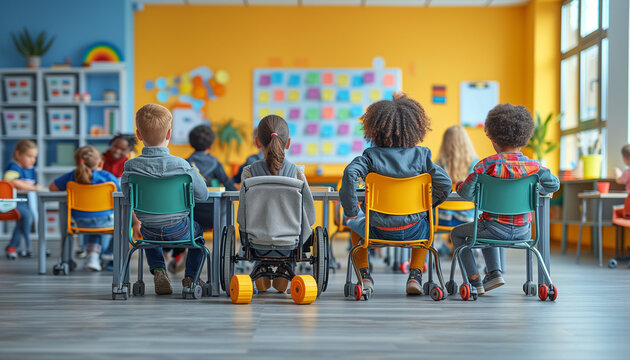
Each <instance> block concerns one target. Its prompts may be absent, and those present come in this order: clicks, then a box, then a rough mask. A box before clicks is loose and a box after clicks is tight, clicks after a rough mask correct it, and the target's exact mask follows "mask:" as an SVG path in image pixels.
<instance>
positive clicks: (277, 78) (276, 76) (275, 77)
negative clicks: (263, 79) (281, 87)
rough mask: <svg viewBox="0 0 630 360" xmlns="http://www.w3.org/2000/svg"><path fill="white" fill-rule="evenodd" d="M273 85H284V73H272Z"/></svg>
mask: <svg viewBox="0 0 630 360" xmlns="http://www.w3.org/2000/svg"><path fill="white" fill-rule="evenodd" d="M271 83H272V84H274V85H278V84H282V73H281V72H273V73H271Z"/></svg>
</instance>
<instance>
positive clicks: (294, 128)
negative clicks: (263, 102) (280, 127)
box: [287, 123, 297, 136]
mask: <svg viewBox="0 0 630 360" xmlns="http://www.w3.org/2000/svg"><path fill="white" fill-rule="evenodd" d="M287 125H289V136H295V135H297V125H295V124H294V123H288V124H287Z"/></svg>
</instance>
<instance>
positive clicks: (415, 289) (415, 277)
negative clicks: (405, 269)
mask: <svg viewBox="0 0 630 360" xmlns="http://www.w3.org/2000/svg"><path fill="white" fill-rule="evenodd" d="M423 294H424V290H423V289H422V271H421V270H420V269H410V270H409V278H408V279H407V295H423Z"/></svg>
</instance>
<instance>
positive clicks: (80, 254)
mask: <svg viewBox="0 0 630 360" xmlns="http://www.w3.org/2000/svg"><path fill="white" fill-rule="evenodd" d="M74 255H75V257H76V258H78V259H85V258H86V257H87V255H88V252H87V251H85V250H77V252H75V253H74Z"/></svg>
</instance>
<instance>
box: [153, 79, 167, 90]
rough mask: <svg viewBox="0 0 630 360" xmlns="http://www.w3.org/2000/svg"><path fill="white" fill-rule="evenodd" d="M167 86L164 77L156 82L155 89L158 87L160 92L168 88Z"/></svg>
mask: <svg viewBox="0 0 630 360" xmlns="http://www.w3.org/2000/svg"><path fill="white" fill-rule="evenodd" d="M166 86H167V82H166V79H165V78H163V77H161V78H158V79H157V80H156V81H155V87H157V88H158V89H160V90H162V89H164V88H166Z"/></svg>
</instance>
